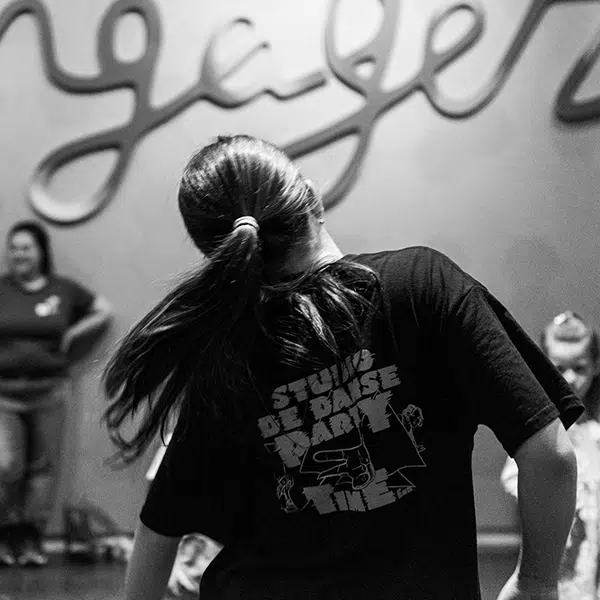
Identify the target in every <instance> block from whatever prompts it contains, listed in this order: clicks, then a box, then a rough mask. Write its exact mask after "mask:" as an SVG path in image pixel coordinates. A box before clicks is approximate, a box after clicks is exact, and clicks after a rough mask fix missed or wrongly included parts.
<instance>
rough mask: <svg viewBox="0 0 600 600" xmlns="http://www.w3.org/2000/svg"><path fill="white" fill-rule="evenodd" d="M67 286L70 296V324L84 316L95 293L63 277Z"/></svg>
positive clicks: (89, 309) (90, 307)
mask: <svg viewBox="0 0 600 600" xmlns="http://www.w3.org/2000/svg"><path fill="white" fill-rule="evenodd" d="M65 282H66V283H67V284H68V286H69V294H70V296H71V298H70V300H71V307H72V308H71V315H70V324H73V323H75V322H77V321H79V319H81V318H83V317H85V316H86V315H87V314H89V312H90V311H91V309H92V305H93V304H94V300H95V299H96V295H95V294H93V293H92V292H90V291H89V290H88V289H87V288H85V287H84V286H82V285H81V284H80V283H77V282H75V281H73V280H71V279H65Z"/></svg>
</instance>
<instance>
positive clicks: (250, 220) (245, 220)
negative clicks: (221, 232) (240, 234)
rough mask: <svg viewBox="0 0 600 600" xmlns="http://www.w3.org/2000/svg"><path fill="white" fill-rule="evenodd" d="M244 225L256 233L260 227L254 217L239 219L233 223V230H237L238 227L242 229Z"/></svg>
mask: <svg viewBox="0 0 600 600" xmlns="http://www.w3.org/2000/svg"><path fill="white" fill-rule="evenodd" d="M244 225H250V227H254V229H256V231H258V230H259V229H260V226H259V224H258V222H257V220H256V219H255V218H254V217H250V216H248V217H240V218H239V219H236V220H235V221H234V222H233V228H234V229H237V228H238V227H242V226H244Z"/></svg>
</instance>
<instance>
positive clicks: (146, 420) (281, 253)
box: [104, 136, 378, 463]
mask: <svg viewBox="0 0 600 600" xmlns="http://www.w3.org/2000/svg"><path fill="white" fill-rule="evenodd" d="M179 208H180V212H181V214H182V217H183V220H184V223H185V226H186V229H187V231H188V233H189V235H190V237H191V238H192V240H193V241H194V243H195V244H196V246H197V247H198V248H199V249H200V250H201V252H202V253H203V254H204V255H205V256H206V261H205V263H204V264H203V265H202V266H201V268H200V269H199V270H197V271H195V272H193V273H190V274H188V275H187V276H185V277H184V278H183V279H182V281H181V282H180V283H179V285H177V286H176V287H175V289H173V290H172V291H171V292H170V293H169V294H168V295H167V296H166V297H165V298H164V299H163V300H162V301H161V302H159V304H158V305H157V306H155V307H154V308H153V309H152V310H151V311H150V312H149V313H148V314H147V315H146V316H145V317H143V318H142V319H141V320H140V321H139V322H138V323H137V324H136V325H135V326H134V327H133V329H132V330H131V331H130V332H129V333H128V334H127V335H126V336H125V338H124V339H123V340H122V342H121V344H120V347H119V348H118V350H117V351H116V353H115V354H114V356H113V357H112V359H111V360H110V362H109V364H108V366H107V368H106V370H105V373H104V386H105V391H106V394H107V396H108V397H109V398H110V399H111V400H112V402H111V404H110V406H109V408H108V409H107V411H106V413H105V415H104V418H105V420H106V423H107V426H108V429H109V433H110V436H111V439H112V440H113V442H114V443H115V444H116V445H117V447H118V449H119V455H118V456H119V458H120V459H121V460H122V461H123V462H125V463H129V462H131V461H133V460H135V459H136V458H137V457H139V456H140V454H141V453H142V452H143V451H144V450H145V449H146V448H147V447H148V445H149V444H150V443H151V442H152V440H153V439H154V437H155V435H156V434H157V433H158V432H160V433H161V435H164V434H165V431H166V429H167V427H168V426H169V424H170V421H171V417H172V416H173V415H174V413H177V414H181V413H182V412H183V413H187V414H191V412H196V411H197V410H198V409H199V408H209V409H210V410H211V411H212V412H213V414H215V415H217V416H218V415H221V416H223V415H229V414H231V413H232V412H235V409H236V407H235V406H232V404H233V405H235V403H236V402H241V401H242V400H241V399H242V398H243V399H244V401H246V402H248V401H249V399H250V398H252V395H253V394H252V392H254V393H255V394H256V395H260V389H259V386H258V385H257V377H256V369H255V368H254V367H255V364H256V363H257V357H260V358H261V359H263V360H264V358H265V356H270V357H272V358H273V359H274V360H276V361H277V362H278V363H280V364H281V365H282V366H285V367H290V368H300V369H303V368H312V367H315V368H318V367H319V366H323V365H324V364H325V365H327V366H328V364H327V363H329V364H334V363H335V364H338V365H339V364H341V363H342V360H343V358H345V356H347V353H348V352H351V351H353V350H355V349H356V347H357V346H358V344H359V343H360V338H361V335H362V330H363V327H362V326H363V324H364V322H365V318H368V317H369V316H370V315H372V314H373V312H374V310H375V306H376V304H377V302H376V300H375V296H376V295H377V294H378V281H377V277H376V276H375V274H374V273H373V272H372V271H371V270H370V269H368V268H366V267H363V266H361V265H358V264H355V263H352V262H350V261H337V262H335V263H333V264H329V265H325V266H323V267H318V266H316V267H310V268H308V269H306V270H305V271H304V272H303V273H300V274H298V275H297V276H293V277H286V278H283V279H282V278H280V277H277V276H276V273H277V272H278V269H279V268H280V267H281V266H282V265H284V264H285V262H286V259H288V258H289V256H290V255H291V254H292V253H294V252H297V251H298V250H302V248H303V247H305V246H307V245H308V244H310V243H311V239H310V236H311V229H310V220H311V216H312V218H313V220H314V215H318V214H319V211H322V207H321V202H320V199H319V197H318V195H317V194H316V192H315V190H314V188H313V187H312V185H310V184H309V183H308V182H307V181H306V180H305V179H304V178H303V177H302V175H301V174H300V172H299V171H298V169H297V168H296V166H295V165H294V164H293V163H292V162H291V161H290V160H289V158H288V157H287V156H286V155H285V154H284V153H283V152H282V151H281V150H280V149H279V148H277V147H275V146H273V145H272V144H269V143H267V142H264V141H262V140H257V139H255V138H251V137H248V136H233V137H220V138H218V139H217V141H216V142H215V143H213V144H211V145H209V146H206V147H205V148H203V149H201V150H200V151H199V152H197V153H196V154H195V155H194V156H193V157H192V158H191V160H190V161H189V163H188V165H187V167H186V168H185V170H184V173H183V177H182V181H181V185H180V189H179ZM245 216H246V217H252V219H250V220H247V219H244V220H241V221H240V220H239V219H240V218H241V217H245ZM274 366H277V365H274ZM143 408H146V411H145V413H144V415H143V418H142V422H141V424H140V426H139V428H138V429H137V431H136V433H135V434H134V435H133V437H132V438H130V439H125V437H124V436H123V434H122V433H121V429H122V427H123V426H124V424H125V422H126V421H127V420H128V419H129V418H133V417H134V416H136V415H137V413H138V412H140V410H142V409H143Z"/></svg>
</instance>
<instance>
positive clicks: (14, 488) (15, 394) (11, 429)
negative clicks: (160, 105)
mask: <svg viewBox="0 0 600 600" xmlns="http://www.w3.org/2000/svg"><path fill="white" fill-rule="evenodd" d="M6 255H7V264H8V271H7V272H6V273H5V274H4V275H3V276H2V277H0V566H10V565H13V564H19V565H22V566H26V565H32V566H43V565H45V564H46V563H47V557H46V555H45V553H44V551H43V548H42V544H41V541H42V535H43V533H44V528H45V526H46V522H47V520H48V518H49V517H50V514H51V511H52V508H53V501H54V496H55V491H56V479H57V478H56V474H57V462H58V457H59V456H60V441H61V438H62V428H63V424H64V420H65V419H64V418H65V412H66V411H65V408H66V406H65V405H66V402H67V401H68V398H69V397H70V394H71V382H70V379H69V362H70V357H69V349H70V348H71V346H72V343H73V341H74V340H75V339H76V338H80V337H81V336H83V335H85V334H93V333H96V332H99V331H100V330H101V329H103V328H104V326H105V325H106V324H107V322H108V320H109V316H110V306H109V304H108V302H107V300H106V299H104V298H103V297H101V296H98V295H96V294H94V293H92V292H90V291H89V290H87V289H86V288H84V287H83V286H81V285H80V284H78V283H76V282H74V281H72V280H70V279H67V278H65V277H62V276H58V275H56V274H54V271H53V264H52V254H51V250H50V243H49V237H48V234H47V233H46V231H45V230H44V229H43V228H42V227H41V226H40V225H39V224H38V223H36V222H33V221H21V222H18V223H16V224H15V225H13V227H12V228H11V229H10V231H9V233H8V236H7V247H6Z"/></svg>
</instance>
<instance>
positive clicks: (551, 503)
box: [499, 419, 577, 600]
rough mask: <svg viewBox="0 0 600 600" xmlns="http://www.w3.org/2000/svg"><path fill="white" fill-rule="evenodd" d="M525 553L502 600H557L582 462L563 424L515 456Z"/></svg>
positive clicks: (547, 430)
mask: <svg viewBox="0 0 600 600" xmlns="http://www.w3.org/2000/svg"><path fill="white" fill-rule="evenodd" d="M515 460H516V462H517V465H518V468H519V482H518V485H519V488H518V500H519V515H520V522H521V534H522V542H521V554H520V556H519V563H518V566H517V570H516V571H515V574H514V575H513V576H512V577H511V580H509V582H508V583H507V585H506V586H505V589H504V590H503V591H502V592H501V594H500V596H499V600H517V599H521V598H522V599H529V598H532V599H533V598H539V599H540V600H546V599H551V598H558V594H557V584H558V574H559V567H560V564H561V560H562V556H563V552H564V549H565V545H566V543H567V538H568V535H569V531H570V529H571V525H572V523H573V515H574V512H575V501H576V488H577V460H576V457H575V452H574V450H573V446H572V445H571V441H570V439H569V437H568V436H567V432H566V431H565V428H564V427H563V425H562V423H561V422H560V420H559V419H555V420H554V421H553V422H552V423H550V424H549V425H547V426H546V427H544V428H543V429H542V430H540V431H538V432H537V433H536V434H534V435H533V436H532V437H531V438H529V439H528V440H527V441H526V442H525V443H523V444H522V445H521V447H520V448H519V449H518V450H517V452H516V453H515Z"/></svg>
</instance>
